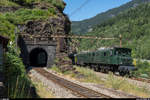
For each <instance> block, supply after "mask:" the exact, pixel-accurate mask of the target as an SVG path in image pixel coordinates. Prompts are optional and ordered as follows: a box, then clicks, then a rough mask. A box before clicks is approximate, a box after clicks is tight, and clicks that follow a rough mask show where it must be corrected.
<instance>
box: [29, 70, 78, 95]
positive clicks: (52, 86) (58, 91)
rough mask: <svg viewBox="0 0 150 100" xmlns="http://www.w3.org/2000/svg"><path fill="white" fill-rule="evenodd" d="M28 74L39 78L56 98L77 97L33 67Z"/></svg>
mask: <svg viewBox="0 0 150 100" xmlns="http://www.w3.org/2000/svg"><path fill="white" fill-rule="evenodd" d="M30 75H32V77H34V78H36V79H38V80H40V81H41V82H42V84H43V85H44V86H46V87H48V89H49V90H50V91H51V92H52V93H53V95H54V96H55V97H56V98H77V96H75V95H73V94H72V93H71V91H69V90H67V89H65V88H63V87H61V86H59V85H58V84H56V83H54V82H53V81H51V80H47V79H46V78H45V77H44V76H42V75H40V74H39V73H37V72H36V71H35V70H33V69H32V70H31V71H30Z"/></svg>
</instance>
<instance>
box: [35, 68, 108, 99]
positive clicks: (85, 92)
mask: <svg viewBox="0 0 150 100" xmlns="http://www.w3.org/2000/svg"><path fill="white" fill-rule="evenodd" d="M35 70H36V71H37V72H38V73H40V74H41V75H43V76H44V77H46V78H47V79H48V80H52V81H53V82H55V83H56V84H59V85H60V86H62V87H65V88H67V89H69V90H71V91H72V92H74V93H76V94H78V95H79V96H81V97H84V98H111V97H110V96H107V95H104V94H101V93H99V92H97V91H94V90H91V89H89V88H86V87H83V86H80V85H78V84H76V83H73V82H70V81H68V80H65V79H63V78H60V77H58V76H56V75H54V74H52V73H49V72H47V71H46V70H44V69H42V68H35Z"/></svg>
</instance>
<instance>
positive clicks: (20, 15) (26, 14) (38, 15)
mask: <svg viewBox="0 0 150 100" xmlns="http://www.w3.org/2000/svg"><path fill="white" fill-rule="evenodd" d="M50 16H54V12H52V11H46V10H41V9H19V10H17V11H16V12H15V13H12V12H10V13H6V14H5V18H6V20H8V21H9V22H11V23H13V24H24V23H26V22H27V21H29V20H40V19H42V20H46V19H47V18H48V17H50Z"/></svg>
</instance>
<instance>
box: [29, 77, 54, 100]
mask: <svg viewBox="0 0 150 100" xmlns="http://www.w3.org/2000/svg"><path fill="white" fill-rule="evenodd" d="M31 80H32V83H33V84H34V86H35V88H36V90H37V91H36V92H37V94H38V96H39V97H40V98H54V96H53V94H52V92H50V91H49V90H48V89H47V87H46V86H44V85H43V84H42V82H41V81H39V80H37V79H36V78H34V77H32V78H31Z"/></svg>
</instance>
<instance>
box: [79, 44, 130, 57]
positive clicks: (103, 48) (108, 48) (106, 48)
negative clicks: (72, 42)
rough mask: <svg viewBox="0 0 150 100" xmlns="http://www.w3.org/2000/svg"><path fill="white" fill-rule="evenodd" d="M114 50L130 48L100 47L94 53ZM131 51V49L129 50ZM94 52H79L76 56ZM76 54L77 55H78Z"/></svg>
mask: <svg viewBox="0 0 150 100" xmlns="http://www.w3.org/2000/svg"><path fill="white" fill-rule="evenodd" d="M115 48H118V49H119V48H120V49H130V48H124V47H116V46H114V47H101V48H98V49H97V50H96V51H103V50H104V51H106V50H111V49H115ZM130 50H131V49H130ZM96 51H81V52H80V53H78V54H86V53H92V52H96ZM78 54H77V55H78Z"/></svg>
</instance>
